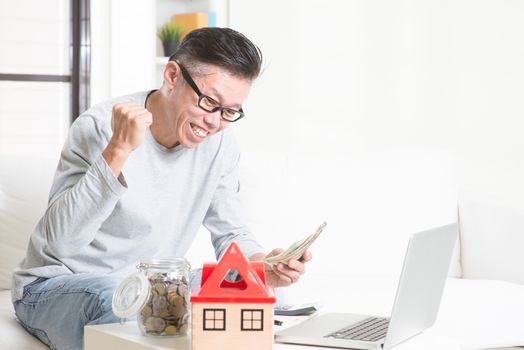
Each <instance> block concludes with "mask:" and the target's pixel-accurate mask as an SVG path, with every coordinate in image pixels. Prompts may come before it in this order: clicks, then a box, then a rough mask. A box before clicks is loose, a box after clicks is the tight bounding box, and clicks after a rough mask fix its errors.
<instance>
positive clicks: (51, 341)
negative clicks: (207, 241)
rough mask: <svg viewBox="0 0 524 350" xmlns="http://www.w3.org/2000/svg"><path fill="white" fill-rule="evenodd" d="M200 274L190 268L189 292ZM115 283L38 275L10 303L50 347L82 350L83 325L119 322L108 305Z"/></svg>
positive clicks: (79, 276)
mask: <svg viewBox="0 0 524 350" xmlns="http://www.w3.org/2000/svg"><path fill="white" fill-rule="evenodd" d="M201 277H202V270H201V269H196V270H194V271H193V274H192V278H191V290H192V292H193V293H196V292H198V290H199V289H200V280H201ZM119 283H120V279H116V278H114V277H110V276H107V275H100V274H92V273H84V274H75V275H65V276H57V277H53V278H49V279H45V278H39V279H37V280H36V281H34V282H33V283H30V284H29V285H27V286H25V287H24V295H23V297H22V299H20V300H17V301H16V302H15V303H14V307H15V312H16V316H17V317H18V320H19V321H20V323H21V324H22V326H24V328H25V329H26V330H27V331H28V332H29V333H31V334H32V335H34V336H36V337H37V338H38V339H40V340H41V341H42V342H44V343H45V344H47V345H48V346H49V347H50V348H51V349H58V350H69V349H72V350H78V349H83V348H84V326H86V325H94V324H103V323H116V322H119V321H120V320H119V319H118V317H116V316H115V315H114V314H113V311H112V304H111V303H112V299H113V291H114V290H115V289H116V287H117V286H118V284H119ZM135 318H136V317H135ZM137 332H138V328H137Z"/></svg>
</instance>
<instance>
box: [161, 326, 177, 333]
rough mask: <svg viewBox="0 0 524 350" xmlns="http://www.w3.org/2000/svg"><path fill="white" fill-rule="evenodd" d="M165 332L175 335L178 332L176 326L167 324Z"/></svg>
mask: <svg viewBox="0 0 524 350" xmlns="http://www.w3.org/2000/svg"><path fill="white" fill-rule="evenodd" d="M164 333H166V335H175V334H176V327H175V326H173V325H170V326H167V327H166V328H165V329H164Z"/></svg>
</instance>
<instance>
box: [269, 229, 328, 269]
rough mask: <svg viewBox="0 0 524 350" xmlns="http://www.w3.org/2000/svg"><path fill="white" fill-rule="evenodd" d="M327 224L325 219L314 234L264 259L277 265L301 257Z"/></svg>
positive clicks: (270, 263)
mask: <svg viewBox="0 0 524 350" xmlns="http://www.w3.org/2000/svg"><path fill="white" fill-rule="evenodd" d="M326 225H327V222H325V221H324V222H323V223H322V224H321V225H320V226H319V227H318V228H317V230H316V231H315V233H313V234H312V235H309V236H307V237H306V238H304V239H302V240H299V241H296V242H294V243H293V244H291V245H290V246H289V247H288V248H287V249H286V250H284V251H283V252H281V253H279V254H277V255H274V256H271V257H268V258H265V259H264V260H263V261H264V262H265V263H266V264H269V265H276V264H278V263H284V264H287V262H288V261H289V260H290V259H300V258H301V257H302V255H304V253H305V252H306V250H308V248H309V247H310V246H311V244H313V242H314V241H315V240H316V239H317V237H318V236H319V235H320V234H321V233H322V231H323V230H324V228H325V227H326Z"/></svg>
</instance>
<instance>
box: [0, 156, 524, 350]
mask: <svg viewBox="0 0 524 350" xmlns="http://www.w3.org/2000/svg"><path fill="white" fill-rule="evenodd" d="M452 164H453V163H452V161H451V160H450V158H449V156H448V155H447V154H446V153H445V152H439V151H428V150H424V151H395V152H376V153H365V154H329V155H326V154H300V153H285V152H280V153H276V152H267V153H264V152H259V153H245V154H244V156H243V159H242V162H241V194H242V199H243V203H244V206H245V212H246V216H247V220H248V223H249V225H250V227H251V228H252V230H253V231H254V232H255V233H256V235H257V237H258V238H259V240H260V241H261V243H262V244H263V245H265V246H266V247H267V248H273V247H276V246H286V245H288V244H290V243H291V242H293V241H294V240H297V239H300V238H302V237H303V236H304V235H305V234H308V233H310V232H311V231H313V230H314V229H315V228H316V226H318V225H319V224H320V223H321V222H322V221H323V220H327V221H328V228H327V229H326V231H325V232H324V233H323V234H322V236H321V237H320V238H319V239H318V241H317V242H315V245H314V246H313V247H312V251H313V253H314V260H313V261H312V262H311V263H309V264H308V272H307V274H306V275H304V276H303V278H302V280H301V282H300V283H299V284H297V285H295V286H292V287H290V288H288V289H286V293H285V295H286V299H287V301H288V302H292V303H300V302H308V301H313V300H318V299H320V300H322V301H323V302H324V304H325V305H326V308H332V309H335V308H336V309H338V310H347V311H350V312H363V313H375V314H387V313H388V312H389V311H390V308H391V304H392V301H393V296H394V293H395V287H396V285H395V284H396V278H397V277H398V274H399V273H400V268H401V264H402V259H403V253H404V250H405V247H406V243H407V239H408V236H409V234H410V233H412V232H415V231H419V230H423V229H426V228H430V227H434V226H438V225H443V224H447V223H450V222H453V221H455V220H457V213H460V226H461V232H460V241H459V242H458V244H457V247H456V251H455V254H454V257H453V261H452V264H451V267H450V276H452V277H454V278H450V280H449V282H448V285H447V287H446V291H445V295H444V298H443V302H442V308H441V312H440V315H439V319H438V321H437V323H436V325H435V327H434V330H435V331H436V332H439V333H440V334H444V335H447V336H450V337H453V338H454V339H457V341H458V342H459V343H460V344H461V346H462V347H463V348H475V347H477V346H481V345H482V346H485V345H489V346H491V345H493V346H494V345H504V346H507V345H512V344H513V345H514V344H518V343H519V342H520V344H521V345H522V344H524V332H522V330H523V329H524V323H523V321H521V318H520V315H522V314H524V287H523V286H522V284H524V263H523V261H522V259H523V257H522V255H521V254H519V250H520V248H521V247H522V246H524V245H523V244H522V243H524V242H523V236H522V235H521V234H520V232H521V231H522V228H524V212H519V211H518V210H517V208H516V207H515V206H511V205H510V204H511V203H507V202H505V203H503V202H502V201H499V202H498V203H497V201H496V200H495V199H493V198H489V199H487V200H486V198H482V197H481V196H473V195H472V194H460V196H459V195H458V191H457V186H456V182H455V174H454V170H453V166H452ZM55 166H56V159H41V158H33V157H13V156H11V157H7V156H1V157H0V329H2V337H0V349H42V348H45V346H43V345H42V344H41V343H40V342H39V341H38V340H36V339H35V338H33V337H31V336H28V335H27V334H26V333H25V331H24V330H23V329H22V328H21V326H20V325H19V324H18V323H17V322H16V321H15V316H14V313H13V309H12V306H11V303H10V292H9V290H8V289H9V287H10V275H11V271H12V269H13V267H14V266H15V264H16V263H18V261H19V260H20V259H21V258H22V257H23V254H24V253H25V247H26V244H27V240H28V238H29V235H30V233H31V231H32V229H33V227H34V225H35V223H36V222H37V220H38V219H39V218H40V216H41V215H42V213H43V212H44V210H45V206H46V202H47V193H48V191H49V188H50V185H51V182H52V176H53V173H54V169H55ZM187 257H188V258H189V260H190V261H191V263H192V265H193V267H198V266H199V265H200V264H201V263H202V262H204V261H208V260H211V259H214V254H213V252H212V249H211V245H210V243H209V239H208V236H207V234H206V233H205V230H202V233H201V234H199V236H198V237H197V241H196V242H195V244H193V246H192V248H191V249H190V251H189V253H188V255H187ZM460 277H465V278H464V279H461V278H460ZM469 278H475V279H476V280H473V279H469ZM497 280H505V282H504V281H497ZM2 289H3V290H2ZM319 291H320V292H319ZM487 331H489V332H487ZM520 333H522V334H520ZM488 334H489V335H488Z"/></svg>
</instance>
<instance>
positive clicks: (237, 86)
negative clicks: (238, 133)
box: [170, 65, 251, 148]
mask: <svg viewBox="0 0 524 350" xmlns="http://www.w3.org/2000/svg"><path fill="white" fill-rule="evenodd" d="M204 72H205V74H202V75H196V76H195V77H194V78H193V80H194V82H195V84H196V85H197V87H198V89H200V92H201V93H202V94H204V95H206V96H209V97H211V98H212V99H213V100H215V101H217V102H218V103H220V105H222V106H223V107H227V108H232V109H235V110H239V109H240V108H242V103H243V102H244V100H245V99H246V98H247V96H248V94H249V91H250V89H251V82H250V81H249V80H246V79H243V78H240V77H237V76H233V75H231V74H230V73H228V72H227V71H225V70H224V69H222V68H219V67H216V66H211V65H208V66H206V67H205V69H204ZM176 74H177V75H178V79H177V82H176V90H178V91H177V93H174V94H171V95H170V105H171V106H172V107H173V109H172V110H171V111H172V113H170V114H171V115H170V121H171V123H172V125H171V129H172V130H173V131H174V133H175V137H176V139H177V141H178V142H179V143H180V144H182V146H184V147H187V148H194V147H196V146H197V145H198V144H199V143H200V142H202V141H204V140H205V139H206V138H208V137H210V136H212V135H214V134H216V133H218V132H220V131H222V130H224V129H225V128H226V127H227V126H229V124H230V122H228V121H225V120H224V119H223V118H221V112H220V110H218V111H216V112H212V113H210V112H207V111H205V110H203V109H202V108H200V107H199V106H198V99H199V98H198V95H197V93H196V92H195V91H193V89H192V88H191V86H190V85H189V84H188V83H186V82H185V81H184V78H183V77H182V73H181V71H180V69H178V71H177V73H176Z"/></svg>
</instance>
